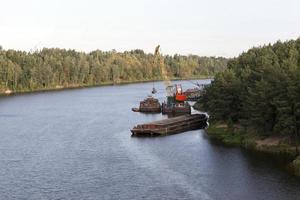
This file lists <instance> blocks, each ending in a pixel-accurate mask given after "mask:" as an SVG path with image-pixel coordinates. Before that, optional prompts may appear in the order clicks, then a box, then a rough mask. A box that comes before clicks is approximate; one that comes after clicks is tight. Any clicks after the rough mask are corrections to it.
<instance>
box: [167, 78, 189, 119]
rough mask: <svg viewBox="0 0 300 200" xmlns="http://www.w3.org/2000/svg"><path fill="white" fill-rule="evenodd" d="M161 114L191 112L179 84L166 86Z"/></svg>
mask: <svg viewBox="0 0 300 200" xmlns="http://www.w3.org/2000/svg"><path fill="white" fill-rule="evenodd" d="M174 90H175V91H174ZM162 114H174V115H177V114H191V106H190V104H189V103H188V102H187V97H186V95H185V94H184V93H183V92H182V87H181V85H180V84H176V85H175V87H174V86H169V87H167V103H166V102H164V103H162Z"/></svg>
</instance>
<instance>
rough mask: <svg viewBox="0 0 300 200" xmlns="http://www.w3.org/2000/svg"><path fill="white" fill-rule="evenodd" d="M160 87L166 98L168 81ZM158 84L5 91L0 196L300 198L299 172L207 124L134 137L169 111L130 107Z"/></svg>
mask: <svg viewBox="0 0 300 200" xmlns="http://www.w3.org/2000/svg"><path fill="white" fill-rule="evenodd" d="M199 82H201V83H209V82H210V81H209V80H202V81H199ZM181 83H182V84H183V87H184V89H186V88H188V87H193V85H192V84H191V83H190V82H189V81H181ZM155 87H156V88H157V89H158V94H157V97H158V98H159V99H160V100H161V101H162V100H163V99H164V95H165V94H164V89H163V88H164V86H163V83H162V82H156V83H155ZM151 89H152V83H139V84H129V85H120V86H105V87H94V88H85V89H72V90H64V91H55V92H41V93H32V94H22V95H15V96H8V97H1V98H0V125H1V126H0V199H1V200H2V199H3V200H10V199H31V200H35V199H37V200H40V199H85V200H88V199H128V200H129V199H130V200H131V199H201V200H202V199H203V200H221V199H222V200H227V199H228V200H241V199H243V200H248V199H249V200H253V199H261V200H265V199H278V200H295V199H300V180H299V179H298V178H296V177H293V176H291V175H289V174H288V173H287V172H285V171H284V170H281V169H280V168H279V167H277V166H276V165H275V164H273V163H272V161H266V160H264V159H262V158H258V157H256V156H253V155H252V154H249V153H247V152H246V151H244V150H242V149H240V148H228V147H224V146H222V145H218V144H215V143H213V142H211V141H210V140H209V138H207V136H206V134H205V131H204V130H196V131H189V132H185V133H182V134H177V135H172V136H166V137H157V138H135V137H131V133H130V128H132V127H133V126H134V125H136V124H138V123H142V122H148V121H152V120H158V119H161V118H165V117H166V116H162V115H161V114H149V115H146V114H142V113H134V112H132V111H131V108H132V107H135V106H138V103H139V101H140V100H142V99H143V98H145V97H146V96H147V94H148V93H149V92H150V91H151Z"/></svg>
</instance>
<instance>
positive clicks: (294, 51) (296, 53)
mask: <svg viewBox="0 0 300 200" xmlns="http://www.w3.org/2000/svg"><path fill="white" fill-rule="evenodd" d="M200 103H201V104H202V105H201V106H202V107H203V109H205V110H207V111H208V112H209V114H210V116H211V120H212V121H215V122H217V121H218V122H225V123H227V124H237V125H239V126H241V127H242V128H244V129H245V130H248V131H252V132H255V133H258V134H261V135H266V136H268V135H269V136H270V135H290V136H293V135H294V136H297V135H298V133H299V126H300V39H297V40H289V41H285V42H281V41H278V42H276V43H274V44H268V45H264V46H260V47H255V48H252V49H250V50H248V51H247V52H244V53H242V54H241V55H240V56H238V57H236V58H233V59H230V60H229V61H228V67H227V69H226V70H225V71H223V72H220V73H218V74H217V75H216V76H215V78H214V80H213V81H212V84H211V85H209V86H207V87H205V89H204V94H203V96H202V98H201V100H200Z"/></svg>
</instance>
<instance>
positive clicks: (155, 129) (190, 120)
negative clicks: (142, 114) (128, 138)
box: [131, 114, 207, 136]
mask: <svg viewBox="0 0 300 200" xmlns="http://www.w3.org/2000/svg"><path fill="white" fill-rule="evenodd" d="M206 126H207V116H206V115H205V114H194V115H182V116H179V117H173V118H169V119H164V120H160V121H155V122H151V123H146V124H139V125H137V126H135V127H134V128H133V129H131V132H132V136H164V135H171V134H176V133H181V132H185V131H190V130H196V129H201V128H205V127H206Z"/></svg>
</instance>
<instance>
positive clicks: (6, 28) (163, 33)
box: [0, 0, 300, 57]
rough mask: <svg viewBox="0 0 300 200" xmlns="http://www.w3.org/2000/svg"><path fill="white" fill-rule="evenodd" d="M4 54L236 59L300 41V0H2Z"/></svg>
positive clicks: (0, 19)
mask: <svg viewBox="0 0 300 200" xmlns="http://www.w3.org/2000/svg"><path fill="white" fill-rule="evenodd" d="M0 5H1V6H0V45H1V46H2V47H3V48H4V49H16V50H25V51H32V50H39V49H42V48H43V47H47V48H54V47H55V48H56V47H57V48H66V49H76V50H78V51H84V52H90V51H93V50H96V49H100V50H103V51H108V50H112V49H115V50H117V51H126V50H132V49H143V50H144V51H145V52H148V53H150V52H153V51H154V49H155V46H156V45H158V44H160V45H161V49H162V53H163V54H170V55H173V54H176V53H177V54H183V55H188V54H196V55H200V56H224V57H234V56H238V55H239V54H240V53H242V52H244V51H247V50H248V49H249V48H251V47H254V46H260V45H263V44H268V43H274V42H276V41H278V40H282V41H285V40H288V39H297V38H298V37H299V36H300V12H299V9H300V1H299V0H247V1H246V0H226V1H225V0H84V1H83V0H26V1H25V0H9V1H8V0H0Z"/></svg>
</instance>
